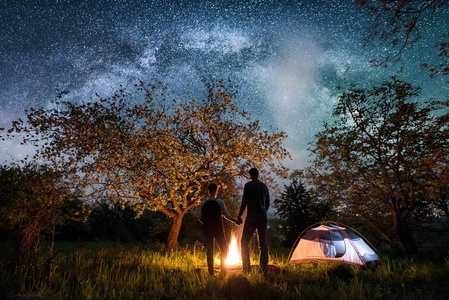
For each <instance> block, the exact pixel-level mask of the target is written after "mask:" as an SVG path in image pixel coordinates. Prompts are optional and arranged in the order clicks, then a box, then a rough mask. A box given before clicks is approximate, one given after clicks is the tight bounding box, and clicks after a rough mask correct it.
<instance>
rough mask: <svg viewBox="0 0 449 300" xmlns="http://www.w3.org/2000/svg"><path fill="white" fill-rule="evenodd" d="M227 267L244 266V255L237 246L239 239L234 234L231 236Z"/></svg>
mask: <svg viewBox="0 0 449 300" xmlns="http://www.w3.org/2000/svg"><path fill="white" fill-rule="evenodd" d="M226 265H227V266H238V265H242V255H241V254H240V251H239V249H238V246H237V238H236V236H235V234H234V233H232V236H231V244H230V245H229V250H228V257H227V259H226Z"/></svg>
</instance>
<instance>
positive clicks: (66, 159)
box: [9, 79, 289, 248]
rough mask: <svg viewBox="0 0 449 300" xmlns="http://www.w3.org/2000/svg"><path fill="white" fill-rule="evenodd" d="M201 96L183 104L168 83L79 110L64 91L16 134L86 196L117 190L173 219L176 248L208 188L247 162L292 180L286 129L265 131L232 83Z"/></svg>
mask: <svg viewBox="0 0 449 300" xmlns="http://www.w3.org/2000/svg"><path fill="white" fill-rule="evenodd" d="M204 86H205V96H204V97H203V98H201V99H200V100H197V99H195V98H194V97H193V96H191V95H189V94H187V95H186V98H184V99H183V98H179V97H178V96H175V95H174V93H173V92H172V91H170V89H169V86H168V85H167V84H163V83H161V82H158V81H155V80H148V81H146V82H144V81H139V83H138V84H136V85H135V86H134V88H131V89H126V88H122V89H120V90H118V91H117V92H116V93H115V94H114V95H113V96H112V97H109V98H98V100H96V101H86V102H84V103H81V104H77V103H73V102H70V101H68V100H65V94H66V92H64V91H63V92H60V94H59V95H58V98H57V99H56V100H55V102H54V103H53V105H52V107H51V108H45V109H44V108H40V109H37V110H35V109H32V110H31V111H30V112H28V113H27V120H26V122H23V121H22V120H18V121H16V122H13V127H12V128H11V129H10V130H9V132H10V133H22V134H24V139H23V141H24V143H28V144H32V145H35V146H36V147H37V148H38V151H37V153H36V155H35V158H36V159H44V160H45V161H48V162H50V163H52V164H54V165H55V166H58V167H59V168H62V169H64V170H65V171H66V172H67V174H69V175H70V176H71V177H72V178H73V182H74V183H77V184H81V185H82V186H84V187H85V188H87V191H89V193H90V194H89V195H88V196H95V197H97V198H98V197H101V196H104V195H105V194H114V195H115V196H118V197H119V198H120V199H128V200H129V201H131V202H132V203H134V204H136V206H140V207H141V208H144V207H150V208H153V209H157V210H160V211H161V212H163V213H164V214H166V215H167V216H169V217H170V218H171V219H172V220H173V224H172V227H171V230H170V232H169V236H168V239H167V246H168V247H170V248H174V247H177V246H178V234H179V231H180V228H181V224H182V219H183V217H184V215H185V213H186V212H187V211H188V210H190V209H191V208H193V207H195V206H197V205H198V204H199V203H200V200H201V197H203V196H204V186H205V185H206V184H207V183H208V182H210V181H214V180H217V181H218V180H219V178H222V176H239V175H246V173H247V169H248V168H249V166H255V167H258V168H260V169H261V171H262V172H263V173H264V174H266V177H265V179H266V180H267V181H271V182H274V180H272V179H271V176H272V175H277V176H285V174H286V168H285V167H284V166H283V165H282V161H283V160H284V159H285V158H286V157H289V154H288V152H287V151H286V150H285V149H284V148H283V147H282V141H283V139H284V138H285V137H286V134H285V133H284V132H278V133H276V132H274V133H271V132H268V131H266V130H262V129H261V127H260V125H259V122H258V121H252V120H251V119H250V116H249V114H248V113H247V112H246V111H244V110H241V109H239V108H238V107H237V106H236V105H235V104H234V98H235V97H236V95H237V90H236V88H235V87H234V86H233V85H232V84H231V82H230V81H228V82H224V81H223V80H220V81H217V80H212V79H210V80H207V81H204Z"/></svg>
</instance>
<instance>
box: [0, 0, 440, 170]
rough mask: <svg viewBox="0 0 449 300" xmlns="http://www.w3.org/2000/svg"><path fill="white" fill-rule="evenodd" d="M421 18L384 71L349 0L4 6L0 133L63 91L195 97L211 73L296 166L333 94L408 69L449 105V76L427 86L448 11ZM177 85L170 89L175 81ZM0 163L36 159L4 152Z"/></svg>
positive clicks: (7, 145)
mask: <svg viewBox="0 0 449 300" xmlns="http://www.w3.org/2000/svg"><path fill="white" fill-rule="evenodd" d="M445 7H446V8H445V9H444V10H441V11H439V12H437V13H435V14H433V15H431V14H428V15H425V16H424V17H425V18H424V19H423V21H422V22H421V23H420V24H419V28H420V31H421V34H422V36H423V38H422V39H421V41H420V42H419V43H418V44H417V45H416V46H415V47H414V49H412V50H408V51H406V52H405V55H404V57H403V60H402V63H401V64H397V65H393V66H391V67H389V68H387V69H375V68H372V67H370V63H369V61H370V60H371V59H372V58H375V57H376V56H379V55H383V54H386V53H388V51H391V49H385V48H381V47H374V46H369V47H365V48H362V38H363V37H365V35H366V32H367V29H368V26H369V24H370V23H369V21H368V19H367V16H366V15H363V14H360V13H359V12H358V10H357V8H356V6H355V5H354V4H353V3H352V1H331V0H329V1H315V0H310V1H301V0H297V1H164V0H158V1H125V0H123V1H118V0H117V1H101V0H98V1H94V0H92V1H62V0H60V1H41V0H35V1H31V0H29V1H25V0H3V1H1V5H0V72H1V74H0V128H9V127H10V123H11V121H12V120H15V119H17V118H19V117H23V116H24V110H25V109H27V108H30V107H34V108H37V107H47V106H48V105H49V103H50V101H51V99H54V98H55V95H56V92H55V89H56V88H57V87H58V86H59V87H61V88H64V89H67V90H69V91H70V97H71V98H72V99H73V101H90V100H91V99H94V98H95V97H94V95H95V93H98V94H100V95H101V96H108V95H111V94H112V93H113V92H114V91H115V90H116V89H118V88H119V86H120V85H125V86H126V85H130V86H132V85H133V84H134V83H135V82H136V80H137V79H138V78H141V79H144V78H147V77H155V78H158V79H160V80H162V81H164V82H168V83H169V84H170V86H171V87H172V88H173V89H174V90H175V91H178V92H179V93H180V94H182V93H184V92H187V91H190V92H191V93H193V94H195V93H198V90H200V88H201V86H202V85H201V82H200V79H201V78H202V76H203V74H204V72H208V73H210V74H212V75H213V76H214V77H216V78H226V79H227V78H230V79H231V80H232V81H233V83H234V84H236V85H238V86H239V97H238V99H236V101H237V104H238V106H239V107H241V108H244V109H246V110H248V111H249V112H250V113H251V115H252V118H253V119H258V120H260V122H261V124H262V125H263V126H264V127H265V128H267V129H268V128H269V127H270V126H272V127H274V128H278V129H279V130H282V131H286V132H287V134H288V135H289V137H288V139H287V140H286V141H285V146H286V147H287V149H288V150H289V151H290V152H291V154H292V156H293V161H292V162H287V165H288V166H290V167H291V168H301V167H303V166H305V165H306V161H307V151H306V149H307V147H308V146H307V143H309V142H310V141H312V140H313V137H314V135H315V133H316V132H317V130H320V128H321V126H322V123H323V121H325V120H327V119H329V118H330V116H331V112H332V105H333V104H334V103H335V101H336V96H335V93H334V92H333V91H334V89H335V87H336V86H338V85H340V84H341V82H342V80H343V79H345V80H347V81H349V82H352V83H356V84H358V85H360V86H364V85H369V84H372V83H376V82H379V81H381V80H382V79H384V78H386V77H388V76H390V75H394V74H396V71H397V70H398V69H399V67H401V66H403V67H404V71H403V72H402V73H401V74H400V76H401V78H402V79H404V80H406V81H409V82H411V83H414V84H416V85H417V86H421V87H422V88H423V93H422V95H423V98H425V99H429V98H430V97H436V98H438V99H442V98H447V95H448V91H449V87H448V85H447V84H444V82H445V81H446V80H447V78H446V79H445V78H436V79H430V78H429V76H428V73H427V71H425V70H422V69H421V68H420V67H419V63H421V62H432V61H434V57H435V53H436V49H435V48H434V44H435V42H436V41H437V40H438V37H439V36H440V35H441V34H442V33H444V32H446V33H447V28H448V20H449V11H448V10H449V9H448V7H447V6H445ZM171 78H173V79H171ZM0 143H1V144H0V145H1V147H0V163H3V162H4V161H5V160H6V161H7V162H10V161H13V160H17V159H21V158H22V157H23V156H24V155H25V154H27V153H31V152H32V150H31V149H29V148H27V147H23V146H19V145H18V143H17V140H13V141H3V142H0Z"/></svg>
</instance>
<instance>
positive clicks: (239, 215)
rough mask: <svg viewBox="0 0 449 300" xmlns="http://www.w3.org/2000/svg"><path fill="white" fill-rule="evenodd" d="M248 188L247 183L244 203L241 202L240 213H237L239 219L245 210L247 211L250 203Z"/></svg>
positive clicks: (243, 198) (244, 190) (244, 191)
mask: <svg viewBox="0 0 449 300" xmlns="http://www.w3.org/2000/svg"><path fill="white" fill-rule="evenodd" d="M247 190H248V188H247V185H246V184H245V187H244V189H243V196H242V204H240V210H239V214H238V215H237V219H241V217H242V215H243V212H244V211H245V208H246V206H247V205H248V200H247V199H248V192H247Z"/></svg>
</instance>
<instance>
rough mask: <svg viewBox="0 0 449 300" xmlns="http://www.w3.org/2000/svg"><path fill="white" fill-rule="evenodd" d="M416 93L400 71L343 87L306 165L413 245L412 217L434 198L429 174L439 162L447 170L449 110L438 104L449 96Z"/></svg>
mask: <svg viewBox="0 0 449 300" xmlns="http://www.w3.org/2000/svg"><path fill="white" fill-rule="evenodd" d="M418 96H419V89H418V88H414V87H412V86H411V85H410V84H407V83H405V82H402V81H400V80H398V79H397V78H394V77H393V78H392V79H390V80H386V81H385V82H383V83H382V84H380V85H377V86H373V87H372V88H368V89H357V88H356V87H352V88H350V89H348V90H347V91H344V92H342V93H341V95H340V96H339V97H338V103H337V104H336V107H335V109H334V113H333V116H334V118H335V119H334V121H332V122H331V123H326V124H325V128H324V130H322V131H321V132H319V133H318V134H317V141H316V143H315V144H313V145H312V148H311V150H312V153H313V161H312V166H311V167H310V168H309V169H308V174H309V176H310V177H311V178H313V180H314V184H315V185H316V186H317V188H320V189H321V190H325V191H326V192H327V193H328V194H329V195H333V197H334V198H335V199H339V200H340V201H341V208H342V209H344V210H346V211H347V212H348V213H350V214H352V215H358V216H360V217H361V218H363V220H364V222H366V223H367V224H369V225H370V226H371V227H373V228H374V229H375V230H376V231H377V232H379V233H380V234H381V235H383V236H384V238H385V239H386V240H387V241H389V242H390V244H391V245H392V246H393V247H394V248H400V247H399V245H402V247H403V249H404V250H405V251H406V252H409V253H413V252H416V251H417V246H416V243H415V240H414V237H413V235H412V232H411V230H410V228H409V224H408V220H409V218H410V217H411V216H413V215H414V213H416V211H417V209H418V208H419V207H420V206H421V205H425V204H426V203H427V202H428V201H429V193H428V186H429V181H431V180H432V179H433V178H434V176H445V175H443V173H440V174H439V175H438V174H437V173H435V172H434V170H435V168H438V169H446V170H447V159H448V157H449V156H448V155H449V153H448V142H449V136H448V134H447V129H448V123H447V122H444V119H446V120H447V114H446V115H441V112H439V111H438V110H439V109H441V108H445V109H447V108H448V106H449V102H447V103H441V102H427V101H418V99H417V97H418ZM446 112H447V111H446ZM435 189H437V187H435ZM385 220H386V221H385Z"/></svg>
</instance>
